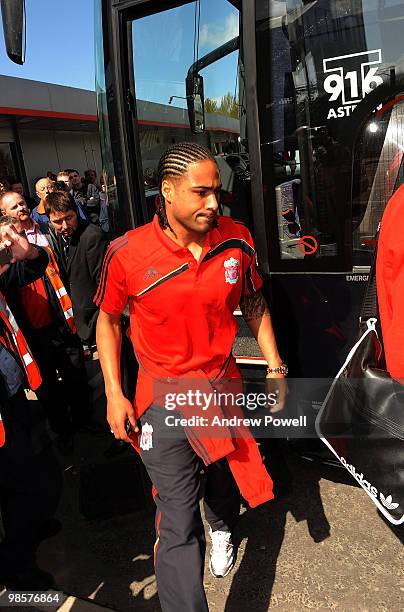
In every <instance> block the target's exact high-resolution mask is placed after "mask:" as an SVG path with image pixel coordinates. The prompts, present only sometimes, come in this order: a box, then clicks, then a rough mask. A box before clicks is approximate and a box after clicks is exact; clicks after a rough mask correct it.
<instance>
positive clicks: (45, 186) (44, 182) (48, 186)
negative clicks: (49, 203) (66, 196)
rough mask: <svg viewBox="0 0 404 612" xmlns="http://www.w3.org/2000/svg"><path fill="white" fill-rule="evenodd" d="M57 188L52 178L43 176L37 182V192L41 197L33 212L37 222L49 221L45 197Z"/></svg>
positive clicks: (32, 215)
mask: <svg viewBox="0 0 404 612" xmlns="http://www.w3.org/2000/svg"><path fill="white" fill-rule="evenodd" d="M54 190H55V187H54V185H53V182H52V181H51V180H50V178H47V177H46V178H41V179H39V180H38V181H37V182H36V183H35V193H36V195H37V197H38V198H39V204H38V205H37V206H35V208H34V209H33V211H32V212H31V217H32V218H33V220H34V221H36V222H37V223H48V222H49V219H48V216H47V214H46V212H45V198H46V196H47V195H48V193H51V192H52V191H54Z"/></svg>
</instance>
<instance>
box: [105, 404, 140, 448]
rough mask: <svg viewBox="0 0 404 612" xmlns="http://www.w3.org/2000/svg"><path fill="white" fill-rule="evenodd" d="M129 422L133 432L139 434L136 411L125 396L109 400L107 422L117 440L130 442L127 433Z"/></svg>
mask: <svg viewBox="0 0 404 612" xmlns="http://www.w3.org/2000/svg"><path fill="white" fill-rule="evenodd" d="M127 420H128V421H129V423H130V425H131V428H132V432H134V433H138V431H139V428H138V426H137V424H136V418H135V411H134V409H133V406H132V403H131V402H130V401H129V400H128V399H126V397H124V396H123V395H121V396H119V397H114V398H113V399H109V400H108V406H107V421H108V423H109V426H110V427H111V432H112V433H113V434H114V436H115V438H116V439H117V440H124V442H130V441H131V440H130V438H129V436H128V433H127V431H126V427H125V426H126V421H127Z"/></svg>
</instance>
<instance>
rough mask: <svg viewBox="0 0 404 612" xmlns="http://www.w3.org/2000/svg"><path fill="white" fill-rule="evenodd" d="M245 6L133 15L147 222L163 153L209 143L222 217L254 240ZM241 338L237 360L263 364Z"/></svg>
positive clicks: (137, 9)
mask: <svg viewBox="0 0 404 612" xmlns="http://www.w3.org/2000/svg"><path fill="white" fill-rule="evenodd" d="M240 4H241V3H239V2H238V1H235V0H232V1H231V2H229V1H228V0H197V1H196V2H176V3H175V5H174V3H173V5H172V6H170V5H169V7H168V8H166V10H161V8H162V4H161V3H158V2H152V1H151V2H146V3H141V4H139V6H134V7H133V8H132V9H131V11H130V15H129V16H128V27H129V31H130V36H129V46H130V59H131V62H130V63H129V66H128V70H129V79H128V84H129V89H130V92H131V94H132V95H133V99H134V105H133V112H132V113H131V123H132V129H133V131H134V134H135V140H136V142H137V143H138V150H137V156H138V157H137V163H138V166H139V167H140V172H141V182H142V185H143V194H142V195H143V201H144V210H145V218H144V222H147V221H150V220H151V218H152V217H153V215H154V213H155V211H156V205H157V203H158V199H159V194H158V185H157V164H158V160H159V158H160V156H161V155H162V153H163V152H164V151H165V150H166V149H167V147H168V146H169V145H171V144H173V143H177V142H182V141H190V142H198V143H200V144H202V145H205V146H206V147H208V148H209V149H210V150H211V151H212V153H213V155H214V156H215V159H216V162H217V164H218V167H219V170H220V174H221V181H222V192H221V197H220V204H219V212H220V213H221V214H222V215H227V216H229V217H231V218H234V219H238V220H241V221H243V222H244V223H246V225H247V226H248V227H249V228H250V230H251V232H252V233H253V235H254V223H253V214H252V201H251V169H250V153H249V145H248V139H247V130H246V117H247V113H248V108H247V103H246V96H245V86H244V76H245V75H244V66H243V59H242V54H241V53H240V44H239V41H240V34H241V28H240V23H241V19H240V11H239V5H240ZM191 101H192V104H191ZM191 106H192V112H191ZM190 117H191V121H190ZM277 164H278V166H279V172H280V173H281V174H282V178H286V177H287V171H286V167H287V166H288V164H287V162H285V160H283V159H281V158H279V159H278V160H277ZM239 321H240V322H242V320H241V317H240V316H239ZM241 336H242V339H241V340H240V338H239V339H238V340H237V344H236V347H235V351H236V354H238V353H242V354H240V355H238V357H240V358H244V357H246V356H248V355H252V356H254V357H255V361H254V363H256V362H257V363H259V364H261V365H262V364H263V363H264V360H263V359H262V355H261V354H260V351H259V350H258V347H257V345H256V342H255V340H253V338H252V336H251V333H250V332H249V330H248V328H247V327H246V326H245V325H243V326H242V330H241Z"/></svg>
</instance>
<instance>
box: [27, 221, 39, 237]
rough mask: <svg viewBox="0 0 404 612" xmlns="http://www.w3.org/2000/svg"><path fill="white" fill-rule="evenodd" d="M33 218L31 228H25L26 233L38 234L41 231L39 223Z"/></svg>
mask: <svg viewBox="0 0 404 612" xmlns="http://www.w3.org/2000/svg"><path fill="white" fill-rule="evenodd" d="M31 220H32V225H31V227H30V228H29V229H27V230H25V233H26V234H36V233H37V232H38V231H39V225H38V223H37V222H36V221H34V220H33V219H31Z"/></svg>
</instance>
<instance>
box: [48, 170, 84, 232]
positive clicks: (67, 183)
mask: <svg viewBox="0 0 404 612" xmlns="http://www.w3.org/2000/svg"><path fill="white" fill-rule="evenodd" d="M55 190H56V191H67V192H68V193H71V194H73V190H72V183H71V180H70V178H69V172H68V170H61V171H60V172H58V174H57V176H56V181H55ZM76 204H77V210H78V213H79V216H80V218H81V219H83V221H88V220H89V219H88V215H87V213H86V211H85V210H84V208H83V206H82V205H81V203H80V202H79V201H78V200H76Z"/></svg>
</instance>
